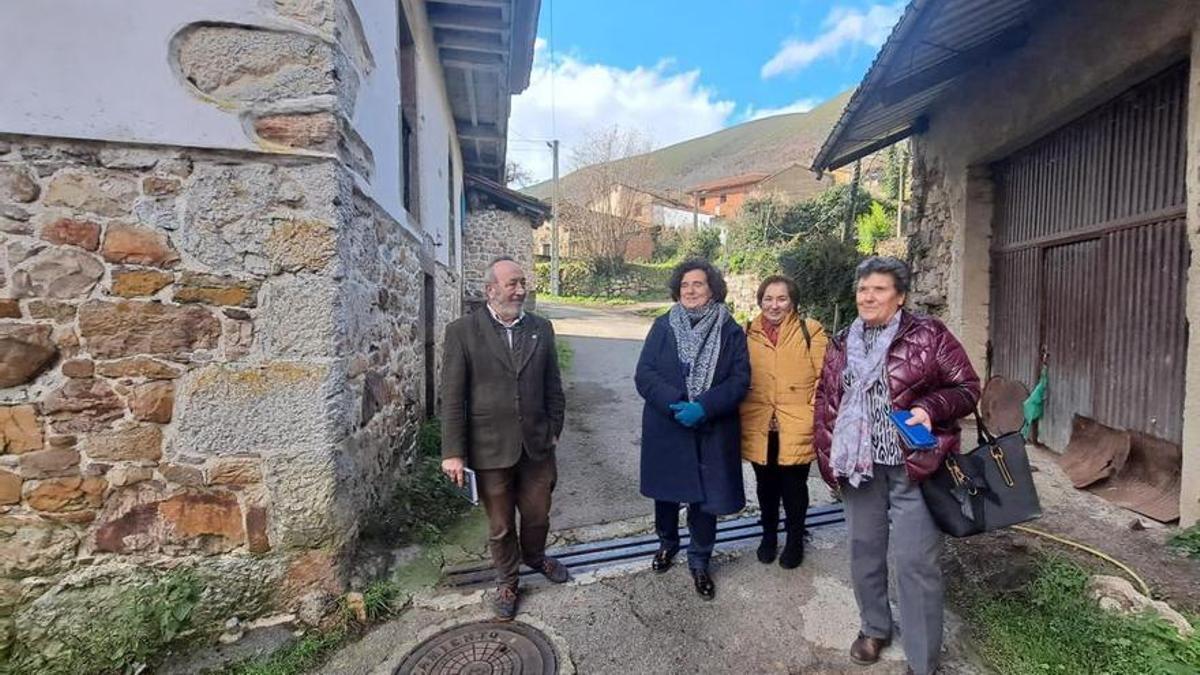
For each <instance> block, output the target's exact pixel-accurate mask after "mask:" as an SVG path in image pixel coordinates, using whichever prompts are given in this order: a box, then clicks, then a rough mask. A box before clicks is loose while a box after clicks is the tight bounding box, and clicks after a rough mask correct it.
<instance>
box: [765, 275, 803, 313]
mask: <svg viewBox="0 0 1200 675" xmlns="http://www.w3.org/2000/svg"><path fill="white" fill-rule="evenodd" d="M771 284H783V285H784V286H787V294H788V297H789V298H791V299H792V305H793V306H794V307H799V306H800V287H799V286H797V285H796V282H795V281H792V278H791V277H787V276H784V275H782V274H772V275H771V276H769V277H767V278H766V279H763V280H762V283H761V284H759V285H758V294H757V295H756V296H755V297H756V298H758V306H759V307H762V299H763V296H764V295H766V293H767V287H768V286H770V285H771Z"/></svg>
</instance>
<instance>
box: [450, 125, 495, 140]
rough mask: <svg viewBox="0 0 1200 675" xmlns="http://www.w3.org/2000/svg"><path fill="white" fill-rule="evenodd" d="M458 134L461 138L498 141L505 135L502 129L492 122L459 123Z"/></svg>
mask: <svg viewBox="0 0 1200 675" xmlns="http://www.w3.org/2000/svg"><path fill="white" fill-rule="evenodd" d="M458 135H459V137H461V138H474V139H477V140H480V141H498V140H500V139H501V138H503V136H501V135H500V130H499V129H497V128H496V127H494V126H492V125H490V124H467V123H466V122H459V123H458Z"/></svg>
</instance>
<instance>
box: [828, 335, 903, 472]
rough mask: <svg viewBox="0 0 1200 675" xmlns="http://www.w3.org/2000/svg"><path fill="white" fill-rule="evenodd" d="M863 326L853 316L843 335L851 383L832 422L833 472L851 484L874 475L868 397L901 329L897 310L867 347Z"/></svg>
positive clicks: (831, 463)
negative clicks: (848, 328)
mask: <svg viewBox="0 0 1200 675" xmlns="http://www.w3.org/2000/svg"><path fill="white" fill-rule="evenodd" d="M865 328H866V324H865V323H863V320H862V319H861V318H858V319H855V320H854V323H852V324H850V330H849V332H848V333H847V335H846V373H847V374H848V375H849V376H850V384H849V387H847V389H846V391H845V393H843V394H842V403H841V405H840V406H838V413H837V420H836V421H835V422H834V423H833V448H832V449H831V450H830V452H829V465H830V468H831V469H833V475H834V476H837V477H839V478H845V479H846V480H847V481H848V482H849V483H850V485H851V486H852V487H858V486H859V485H860V484H861V483H862V482H863V481H867V480H871V478H872V476H874V475H875V459H874V457H875V452H874V449H873V448H872V447H871V415H870V414H869V411H868V399H867V397H868V395H869V392H870V391H871V387H872V386H873V385H874V384H875V382H876V381H877V380H879V378H881V377H884V375H885V373H884V360H885V359H886V358H887V353H888V350H889V349H891V346H892V340H894V339H895V338H896V333H897V332H899V330H900V312H896V314H895V315H894V316H892V318H891V320H890V321H888V322H887V326H886V327H885V328H884V329H883V333H881V334H880V335H879V336H878V337H877V338H876V339H875V342H874V343H873V344H872V345H871V349H870V351H867V345H866V341H865V340H864V339H863V332H864V330H865Z"/></svg>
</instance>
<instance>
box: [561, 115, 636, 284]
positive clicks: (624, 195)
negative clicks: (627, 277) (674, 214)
mask: <svg viewBox="0 0 1200 675" xmlns="http://www.w3.org/2000/svg"><path fill="white" fill-rule="evenodd" d="M650 148H651V144H650V141H649V140H648V139H647V138H645V137H644V136H642V135H641V134H639V133H638V132H637V131H634V130H631V129H622V128H620V127H617V126H612V127H608V128H606V129H600V130H596V131H593V132H591V133H589V134H588V135H587V137H586V138H585V139H584V140H583V141H582V142H581V143H579V144H577V145H575V146H574V147H573V148H572V150H571V154H570V162H571V165H572V167H573V168H574V170H575V176H576V181H575V183H576V185H575V186H574V188H573V190H572V193H573V194H572V197H573V198H574V199H575V200H577V201H578V202H579V203H578V206H581V207H583V208H582V209H579V210H578V211H576V213H577V214H578V217H579V218H580V220H581V221H582V222H577V223H572V226H573V229H572V238H573V240H574V242H575V244H574V245H575V246H577V247H578V249H577V250H578V251H579V253H580V254H581V256H582V257H583V258H584V259H586V260H588V261H589V262H590V263H591V264H592V266H593V268H594V269H595V270H596V271H598V272H601V273H605V272H618V271H620V270H621V269H622V268H623V267H624V266H625V249H626V246H628V244H629V241H630V239H632V238H633V237H634V236H636V235H637V234H638V233H639V232H641V231H642V230H644V229H646V228H647V225H646V222H644V220H645V219H646V218H647V217H648V215H649V209H650V208H651V206H650V196H649V195H648V194H647V193H645V192H641V191H640V190H642V189H645V187H646V186H647V184H648V182H649V179H650V177H651V171H652V169H653V167H652V162H651V160H650V158H649V157H648V156H647V153H648V152H649V151H650Z"/></svg>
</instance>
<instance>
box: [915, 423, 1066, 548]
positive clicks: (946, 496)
mask: <svg viewBox="0 0 1200 675" xmlns="http://www.w3.org/2000/svg"><path fill="white" fill-rule="evenodd" d="M975 428H976V429H977V430H978V436H979V445H978V446H977V447H976V448H975V449H974V450H972V451H970V452H966V453H956V454H950V455H947V456H946V460H945V461H944V462H943V463H942V465H941V466H940V467H938V470H937V471H935V472H934V473H933V475H932V476H930V477H929V479H928V480H926V481H925V482H924V483H921V492H922V493H923V494H924V495H925V504H926V505H927V506H928V507H929V513H930V515H932V516H933V521H934V522H935V523H937V526H938V528H940V529H941V530H942V532H945V533H946V534H948V535H950V536H952V537H969V536H971V535H973V534H979V533H981V532H990V531H992V530H998V529H1000V528H1002V527H1008V526H1009V525H1016V524H1017V523H1023V522H1026V521H1029V520H1033V519H1035V518H1039V517H1041V515H1042V506H1041V504H1040V503H1039V502H1038V496H1037V488H1036V487H1034V484H1033V472H1032V471H1030V469H1029V455H1028V454H1027V453H1026V452H1025V438H1024V437H1023V436H1021V432H1019V431H1014V432H1012V433H1008V434H1004V435H1003V436H1000V437H999V438H997V437H995V436H993V435H992V434H991V433H989V432H988V430H987V428H985V427H984V425H983V420H981V419H980V418H979V413H978V411H976V413H975Z"/></svg>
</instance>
